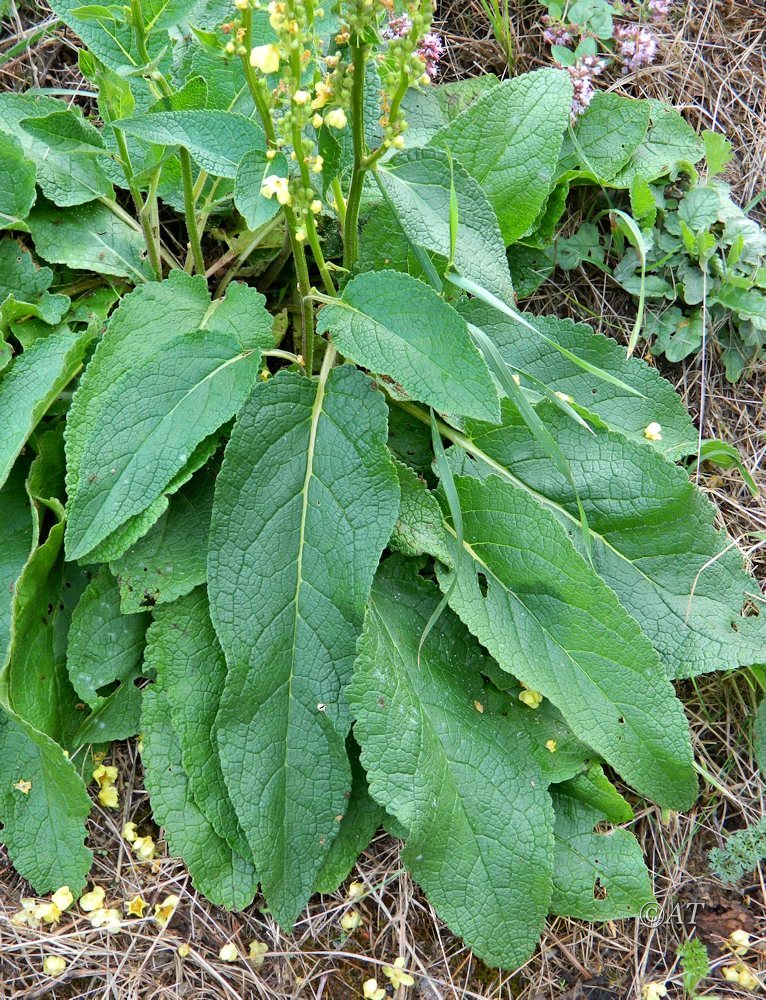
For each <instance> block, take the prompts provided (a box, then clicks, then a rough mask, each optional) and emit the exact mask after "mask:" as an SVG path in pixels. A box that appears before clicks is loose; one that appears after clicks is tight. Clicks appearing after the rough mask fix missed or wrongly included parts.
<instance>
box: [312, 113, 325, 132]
mask: <svg viewBox="0 0 766 1000" xmlns="http://www.w3.org/2000/svg"><path fill="white" fill-rule="evenodd" d="M323 121H324V118H322V116H321V115H320V114H319V112H317V113H316V114H315V115H314V117H313V118H312V119H311V124H312V125H313V126H314V128H321V127H322V122H323Z"/></svg>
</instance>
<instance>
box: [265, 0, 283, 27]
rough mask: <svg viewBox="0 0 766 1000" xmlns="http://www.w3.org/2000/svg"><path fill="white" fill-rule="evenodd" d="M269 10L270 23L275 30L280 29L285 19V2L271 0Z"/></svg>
mask: <svg viewBox="0 0 766 1000" xmlns="http://www.w3.org/2000/svg"><path fill="white" fill-rule="evenodd" d="M268 10H269V24H270V25H271V27H272V28H273V29H274V31H279V30H280V28H281V27H282V23H283V21H284V19H285V5H284V4H283V3H277V2H276V0H271V3H270V4H269V7H268Z"/></svg>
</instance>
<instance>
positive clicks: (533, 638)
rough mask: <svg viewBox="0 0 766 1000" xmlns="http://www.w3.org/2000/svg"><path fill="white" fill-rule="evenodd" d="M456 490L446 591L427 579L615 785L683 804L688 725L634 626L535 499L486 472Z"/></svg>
mask: <svg viewBox="0 0 766 1000" xmlns="http://www.w3.org/2000/svg"><path fill="white" fill-rule="evenodd" d="M647 454H650V453H649V452H647ZM548 467H549V468H550V469H552V466H551V463H550V462H549V463H548ZM514 468H515V465H514ZM456 488H457V494H458V498H459V503H460V508H461V510H462V517H463V530H464V538H465V541H464V548H465V551H464V553H463V559H462V560H461V563H460V568H459V570H458V572H457V579H456V580H455V581H454V584H455V585H454V587H453V588H452V589H451V590H450V588H451V587H452V584H453V580H452V572H451V571H445V570H442V571H440V573H439V582H440V584H441V585H442V586H443V588H444V590H445V592H446V593H448V594H449V603H450V606H451V607H452V608H453V609H454V610H455V611H456V612H457V614H458V615H460V617H461V618H462V619H463V621H464V622H465V623H466V625H467V626H468V627H469V628H470V629H471V631H472V632H473V633H474V635H476V637H477V638H478V639H479V640H480V641H481V642H482V643H483V644H484V645H485V646H486V647H487V649H488V650H489V651H490V653H492V655H493V656H494V657H495V659H496V660H497V662H498V663H499V664H500V666H501V667H502V668H503V669H504V670H506V671H508V672H509V673H511V674H513V675H514V676H515V677H517V678H518V679H519V680H520V681H523V683H524V684H526V685H528V686H529V687H530V688H533V689H534V690H536V691H540V692H541V693H542V694H543V695H544V696H545V697H546V698H550V700H551V701H552V702H553V704H554V705H555V706H556V707H557V708H558V709H559V710H560V712H561V713H562V715H563V716H564V718H565V719H566V721H567V722H568V723H569V725H570V726H571V728H572V731H573V732H574V733H575V735H576V736H577V737H578V738H579V739H581V740H582V741H583V742H585V743H587V744H589V745H590V746H591V747H593V749H594V750H596V751H597V752H598V753H600V754H602V756H603V757H604V759H605V760H606V761H607V762H608V763H610V764H611V765H612V766H613V767H614V768H615V769H616V770H617V771H618V772H619V773H620V774H621V775H622V777H623V778H624V779H625V780H626V781H627V782H629V783H630V784H632V785H633V786H634V787H636V788H637V789H638V790H639V791H640V792H642V793H643V794H644V795H647V796H649V797H651V798H653V799H655V800H656V801H658V802H660V803H661V804H664V805H668V806H670V807H672V808H684V807H686V806H687V805H689V804H690V803H691V802H692V801H694V797H695V794H696V780H695V777H694V771H693V769H692V753H691V743H690V737H689V730H688V725H687V722H686V719H685V717H684V713H683V708H682V706H681V703H680V702H679V701H678V700H677V699H676V697H675V693H674V691H673V688H672V686H671V684H670V682H669V681H668V680H667V678H666V677H665V673H664V671H663V669H662V664H661V663H660V660H659V657H658V656H657V654H656V653H655V652H654V650H653V649H652V646H651V644H650V643H649V640H648V639H647V638H646V637H645V636H644V635H643V633H642V632H641V630H640V629H639V626H638V624H637V622H636V621H635V620H634V619H633V618H631V617H630V615H629V614H628V613H627V611H625V610H624V609H623V608H622V607H621V606H620V604H619V602H618V600H617V598H616V597H615V595H614V593H613V592H612V591H611V590H610V589H609V588H608V587H607V586H606V584H605V583H604V581H603V580H602V579H601V578H600V577H599V576H597V575H596V573H595V572H594V571H593V569H591V567H590V566H589V565H588V563H587V562H586V561H585V559H583V557H582V556H581V555H580V554H579V552H577V550H576V549H575V547H574V545H573V542H572V539H571V538H570V536H569V534H568V533H567V531H566V530H565V528H564V527H563V526H562V525H561V524H560V523H559V521H558V520H557V518H556V516H555V515H554V514H553V513H551V512H550V511H549V510H546V508H545V507H544V506H543V505H542V504H541V503H539V502H538V500H537V499H535V498H533V497H532V496H530V495H529V494H528V493H527V492H525V491H524V490H522V489H520V488H519V487H517V486H515V485H513V484H512V483H511V482H509V481H508V480H503V479H501V478H500V477H499V476H498V475H494V474H493V475H490V476H488V477H487V478H486V479H484V480H480V479H477V478H474V477H469V476H457V477H456ZM482 581H484V582H482Z"/></svg>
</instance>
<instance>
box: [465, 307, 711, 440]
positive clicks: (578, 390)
mask: <svg viewBox="0 0 766 1000" xmlns="http://www.w3.org/2000/svg"><path fill="white" fill-rule="evenodd" d="M460 312H461V314H462V315H463V316H464V317H465V318H466V320H467V321H468V322H469V323H473V325H474V326H478V327H479V328H480V329H481V330H483V331H484V332H485V333H486V334H487V336H489V337H490V338H491V339H492V340H493V341H494V342H495V344H496V345H497V347H498V349H499V350H500V353H501V354H502V356H503V358H504V359H505V361H506V362H507V363H508V364H509V365H511V366H512V367H513V368H514V369H516V370H517V371H522V372H529V374H530V375H533V376H535V377H536V378H538V379H540V381H541V382H544V383H545V384H546V385H547V386H549V387H550V388H551V389H553V390H555V391H556V392H563V393H566V394H567V395H569V396H572V398H573V399H574V401H575V403H576V404H577V405H578V406H579V407H581V408H582V409H584V410H588V411H590V412H591V413H593V414H595V415H596V416H597V417H599V418H600V419H601V420H603V421H604V422H605V423H606V424H607V426H609V427H610V428H612V429H613V430H617V431H622V432H623V433H624V434H626V435H627V436H628V437H630V438H631V439H632V440H634V441H640V442H642V443H643V444H645V445H649V446H651V447H654V448H656V449H657V450H658V451H660V452H662V454H663V455H665V456H667V457H668V458H673V459H677V458H682V457H683V456H685V455H690V454H693V453H695V452H696V450H697V437H698V434H697V429H696V428H695V426H694V423H693V421H692V419H691V416H690V415H689V413H688V411H687V410H686V408H685V407H684V405H683V402H682V401H681V398H680V396H679V395H678V393H677V392H676V391H675V390H674V388H673V386H672V385H671V384H670V382H668V381H666V380H665V379H664V378H661V377H660V375H659V374H658V373H657V371H656V369H654V368H650V367H649V365H647V364H646V363H645V362H644V361H641V360H640V359H639V358H628V357H627V356H626V354H625V350H624V348H622V347H621V346H620V345H619V344H617V343H616V342H615V341H614V340H612V339H611V338H610V337H604V336H602V335H601V334H597V333H594V332H593V330H592V329H591V328H590V327H589V326H587V325H586V324H584V323H573V322H572V321H571V320H569V319H559V318H557V317H556V316H531V315H530V316H528V320H529V322H530V323H533V324H534V325H535V326H536V327H537V328H538V329H539V330H540V331H541V332H542V333H543V334H545V336H546V337H549V338H550V339H552V340H555V341H556V342H557V343H559V344H560V345H561V346H562V347H564V348H566V350H568V351H571V352H572V353H573V354H576V355H577V356H578V357H580V358H582V359H583V360H584V361H586V362H589V363H590V364H592V365H595V366H596V367H597V368H600V369H602V370H603V371H607V372H609V373H610V374H612V375H614V376H616V377H617V378H618V379H619V380H620V381H622V382H624V383H625V384H626V385H628V386H630V387H631V389H634V390H635V391H636V392H639V393H641V395H640V396H634V395H630V394H629V393H628V392H626V391H625V389H622V388H620V386H619V385H615V384H614V383H612V382H606V381H604V380H603V379H598V378H595V377H594V376H593V375H591V374H590V373H589V372H587V371H584V370H583V369H582V368H581V367H580V366H578V365H577V364H575V362H574V361H572V360H570V359H569V358H567V357H566V356H565V355H563V354H562V353H561V352H560V351H558V350H556V348H555V347H553V346H552V345H551V344H547V343H546V342H545V340H544V339H543V338H542V337H540V336H538V335H537V334H535V333H534V332H533V331H532V330H529V329H528V328H527V327H525V326H524V325H523V324H522V323H518V322H516V320H514V319H512V318H511V317H510V316H504V315H503V314H502V313H500V312H498V311H497V310H496V309H493V308H492V307H491V306H489V305H487V304H485V303H483V302H479V301H478V300H476V299H473V300H471V301H470V302H467V301H466V302H463V303H461V305H460ZM655 422H656V423H659V424H660V425H661V427H662V440H661V441H648V440H647V439H646V437H644V431H645V430H646V428H647V426H648V425H649V424H651V423H655Z"/></svg>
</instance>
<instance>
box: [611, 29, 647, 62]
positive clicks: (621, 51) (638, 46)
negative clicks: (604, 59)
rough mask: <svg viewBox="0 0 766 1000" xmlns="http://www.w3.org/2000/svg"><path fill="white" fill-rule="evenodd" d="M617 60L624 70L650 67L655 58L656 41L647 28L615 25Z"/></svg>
mask: <svg viewBox="0 0 766 1000" xmlns="http://www.w3.org/2000/svg"><path fill="white" fill-rule="evenodd" d="M614 40H615V41H616V42H617V58H618V60H619V62H620V63H621V65H622V67H623V69H625V70H637V69H640V68H641V67H642V66H651V64H652V63H653V62H654V60H655V59H656V58H657V39H656V37H655V36H654V35H653V34H652V32H651V31H650V30H649V29H648V28H642V27H640V26H639V25H637V24H617V25H615V28H614Z"/></svg>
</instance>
